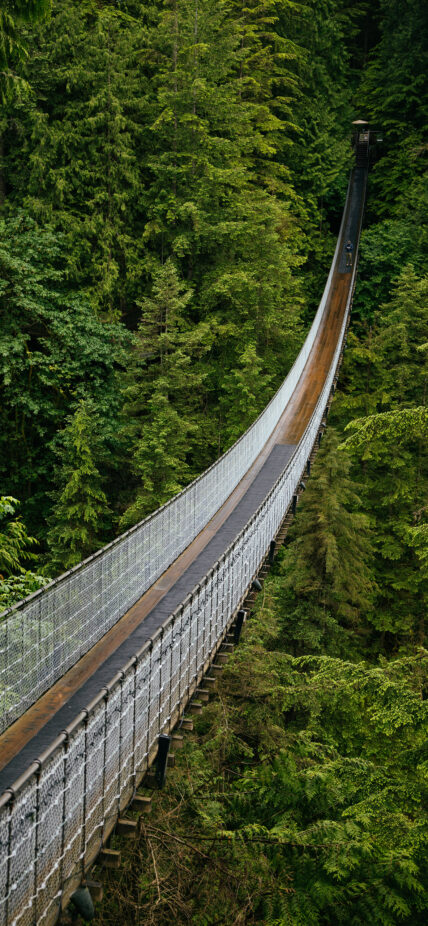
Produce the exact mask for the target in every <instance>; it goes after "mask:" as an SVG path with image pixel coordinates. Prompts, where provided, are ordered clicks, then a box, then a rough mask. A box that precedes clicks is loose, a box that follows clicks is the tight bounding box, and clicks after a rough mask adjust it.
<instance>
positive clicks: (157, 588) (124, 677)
mask: <svg viewBox="0 0 428 926" xmlns="http://www.w3.org/2000/svg"><path fill="white" fill-rule="evenodd" d="M357 154H358V152H357ZM367 166H368V164H367V163H366V161H365V159H364V158H363V159H361V157H360V159H359V160H358V159H357V166H356V167H355V168H354V169H353V171H352V173H351V179H350V184H349V189H348V195H347V200H346V204H345V210H344V214H343V219H342V225H341V231H340V234H339V239H338V243H337V247H336V253H335V257H334V260H333V265H332V269H331V272H330V276H329V283H328V288H327V291H326V294H325V295H324V297H323V299H324V302H322V303H321V305H322V306H323V309H322V315H321V316H320V318H319V320H318V328H317V330H316V334H315V337H314V340H313V343H312V346H311V349H310V352H309V354H308V356H307V360H306V362H305V365H304V367H303V370H302V373H301V375H300V377H299V379H298V381H297V384H296V386H295V388H294V391H293V392H292V394H291V398H290V399H289V400H288V401H287V403H286V404H285V407H284V408H283V409H282V412H281V414H280V415H279V418H277V419H276V422H277V423H276V424H275V425H274V427H273V429H272V431H271V433H270V434H269V435H268V436H267V440H266V442H265V444H264V446H263V449H262V450H261V452H259V453H258V455H257V456H256V458H255V460H254V457H253V460H254V462H253V463H252V465H251V466H250V467H249V469H248V470H247V472H246V473H245V474H244V476H243V477H242V478H241V479H240V481H239V482H238V484H237V485H236V486H235V488H234V490H233V491H232V492H231V494H229V496H228V498H227V499H226V501H224V502H223V504H221V505H220V507H219V508H218V510H217V511H216V513H215V514H214V515H213V516H212V517H211V518H210V520H209V521H208V523H207V524H206V526H205V527H204V528H203V529H202V530H201V531H200V532H199V533H198V534H197V536H196V537H195V539H193V541H192V542H191V543H190V544H188V545H187V547H186V548H185V549H184V551H183V552H182V553H181V554H180V555H179V556H177V558H176V559H175V560H174V562H172V564H171V565H170V566H169V567H168V568H167V569H166V570H165V571H164V572H163V573H162V574H161V575H160V576H159V577H158V578H157V580H156V581H155V582H154V583H153V584H152V585H151V586H150V587H149V588H147V590H146V591H145V592H144V594H143V595H142V596H141V597H140V598H139V600H137V601H136V603H135V604H133V606H132V607H130V608H128V610H126V613H124V614H123V611H122V612H119V613H118V615H117V620H116V622H115V623H114V624H113V626H110V629H109V630H108V631H107V632H106V633H105V634H104V635H103V636H102V637H101V639H98V642H96V643H95V645H92V646H90V647H88V651H87V652H85V653H84V655H83V656H82V657H81V658H79V659H77V660H76V662H75V664H74V665H71V667H70V668H68V671H66V672H65V674H63V675H62V677H57V678H56V680H55V682H54V684H52V685H51V687H49V689H48V690H46V691H44V693H43V694H42V695H41V696H40V697H38V698H37V700H35V703H34V704H30V706H29V707H28V709H27V710H25V711H24V712H23V713H22V716H18V719H16V720H15V721H14V722H13V723H12V724H11V725H10V726H9V727H8V728H7V729H5V730H4V732H3V733H2V734H1V735H0V795H3V796H2V798H0V850H1V852H2V858H3V861H2V862H1V861H0V926H18V924H20V926H26V924H27V923H28V924H29V926H32V924H35V923H37V924H39V923H43V924H46V926H50V924H53V923H54V922H55V921H56V918H57V917H58V914H59V912H60V909H61V908H63V907H64V905H65V904H66V903H67V901H68V899H69V898H70V895H71V892H72V890H75V889H76V887H77V886H78V885H79V883H80V882H81V879H82V878H84V876H85V872H86V871H87V869H88V867H90V865H91V864H93V861H94V859H95V858H96V855H97V853H98V852H99V851H100V849H101V848H102V846H103V844H105V839H106V838H107V837H108V834H109V832H111V830H112V827H113V825H114V822H115V820H116V819H117V817H118V815H119V814H120V812H121V809H122V807H123V806H126V804H127V802H128V803H129V800H131V799H132V794H135V789H136V787H137V786H138V783H139V781H140V780H141V777H142V775H143V774H144V771H146V770H147V768H148V765H149V764H150V761H152V758H153V749H154V746H155V744H156V742H157V738H158V736H159V734H161V733H163V732H165V731H166V732H168V731H170V730H171V729H172V728H173V726H174V724H175V723H176V722H177V718H180V717H182V716H183V711H184V709H185V705H186V704H187V703H188V700H189V698H190V697H191V695H192V692H193V691H194V690H195V684H198V683H199V681H198V680H200V678H201V677H202V675H203V673H204V672H205V671H206V667H207V666H208V665H209V663H210V660H212V659H213V658H214V655H215V652H216V651H217V649H218V646H219V645H220V643H221V640H222V639H224V637H225V634H226V632H227V629H228V627H229V626H230V623H231V621H232V619H233V616H234V614H236V610H237V608H238V607H242V605H241V604H240V602H242V601H243V600H244V598H245V594H246V593H247V591H248V588H249V587H250V585H251V582H252V581H253V578H254V576H255V575H257V570H258V568H259V565H260V563H261V562H262V560H263V557H264V556H265V555H266V550H267V549H269V543H270V542H271V541H272V538H273V537H275V536H276V532H277V530H278V528H279V526H280V524H281V523H282V521H283V519H284V517H285V515H286V513H287V510H288V508H289V506H290V499H291V497H292V495H293V493H294V492H295V491H296V487H297V486H298V484H299V480H300V479H301V473H302V471H303V469H304V466H305V465H306V460H307V459H308V458H309V455H310V452H311V449H312V447H313V444H314V441H315V440H316V438H317V435H318V433H319V428H320V425H321V422H322V418H323V414H324V409H325V405H326V404H327V401H328V399H329V395H330V391H331V387H332V383H333V379H334V376H335V375H336V373H337V364H338V362H339V356H340V351H341V349H342V346H343V339H344V336H345V330H346V324H347V321H348V316H349V309H350V303H351V298H352V293H353V288H354V285H355V276H356V256H357V250H358V242H359V235H360V230H361V223H362V216H363V210H364V199H365V190H366V181H367ZM349 239H351V240H352V241H353V243H354V255H355V261H354V266H353V267H352V268H349V267H347V266H346V263H347V262H346V252H345V245H346V242H347V241H348V240H349ZM308 337H309V336H308ZM258 446H259V447H260V446H261V444H259V445H258ZM223 498H224V495H223ZM270 500H271V501H270ZM269 505H270V506H271V508H269ZM271 509H272V510H271ZM258 519H259V520H258ZM250 525H253V527H252V528H251V530H252V531H253V534H251V532H250V531H249V530H248V528H249V526H250ZM246 530H247V533H245V532H246ZM253 535H254V537H253ZM193 536H194V535H193ZM239 538H241V539H239ZM251 543H252V547H251ZM234 545H235V546H234ZM250 547H251V549H250ZM181 549H182V548H181ZM101 552H102V551H101ZM225 557H226V558H227V557H228V560H227V563H226V558H225ZM236 563H238V564H239V568H238V567H237V566H236ZM225 564H226V565H225ZM234 564H235V565H234ZM226 566H227V570H228V571H227V570H226ZM216 570H217V572H216ZM222 570H223V572H222ZM235 573H236V575H235ZM238 574H239V575H238ZM216 577H217V580H216ZM216 581H217V584H216ZM195 587H197V588H198V589H199V591H198V595H197V596H196V597H195V600H193V599H192V595H193V594H194V590H195ZM209 596H211V597H209ZM196 598H197V599H198V600H196ZM39 599H40V602H41V604H42V603H43V594H41V595H40V596H39ZM131 600H135V597H134V599H131ZM204 609H205V611H204ZM121 614H122V616H121ZM171 615H172V616H173V617H174V615H178V616H177V621H176V624H174V621H175V617H174V620H173V621H172V623H171ZM18 617H19V615H18ZM6 620H7V618H6ZM174 627H175V628H176V629H175V630H174ZM145 645H146V647H148V648H147V652H146V651H145V649H144V647H145ZM186 648H187V649H186ZM141 653H143V654H144V655H143V657H141V659H140V656H139V655H138V654H141ZM136 654H137V655H136ZM146 657H147V658H146ZM145 666H147V668H144V667H145ZM143 670H144V671H143ZM144 672H146V675H144ZM143 676H144V677H143ZM112 679H113V680H115V681H114V684H113V683H112ZM195 680H196V681H195ZM100 692H104V696H103V697H104V701H102V700H100V697H99V695H100ZM91 704H92V705H94V704H96V705H97V708H96V711H95V712H94V711H93V710H92V708H91V710H87V708H88V706H89V705H91ZM112 705H113V706H112ZM15 716H16V715H15ZM76 718H77V720H76ZM63 731H66V733H65V734H64V732H63ZM88 731H89V732H88ZM61 737H62V738H61ZM54 741H55V742H57V744H58V745H57V747H56V749H54V750H52V744H53V743H54ZM46 756H48V759H47V758H46ZM107 824H108V825H107Z"/></svg>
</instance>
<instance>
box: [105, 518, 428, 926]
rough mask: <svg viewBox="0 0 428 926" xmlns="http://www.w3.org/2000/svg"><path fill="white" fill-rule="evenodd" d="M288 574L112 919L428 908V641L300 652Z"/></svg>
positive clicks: (184, 759)
mask: <svg viewBox="0 0 428 926" xmlns="http://www.w3.org/2000/svg"><path fill="white" fill-rule="evenodd" d="M300 516H301V512H299V513H298V516H297V521H299V519H300ZM282 583H283V578H282V576H281V575H278V574H277V575H275V576H273V577H272V578H271V579H267V580H266V582H265V585H264V594H263V596H262V595H261V596H260V600H259V603H258V606H257V609H256V615H253V617H252V620H251V621H250V622H249V623H248V624H247V625H246V629H245V633H244V637H243V640H242V641H241V643H240V646H239V647H238V649H237V650H236V654H235V656H234V657H233V659H232V660H231V662H230V663H229V664H228V666H227V668H226V669H225V671H224V673H222V681H221V685H220V687H219V692H218V694H219V697H218V698H217V699H216V700H214V701H213V702H212V703H211V704H210V705H209V706H208V707H206V708H205V711H204V715H203V717H202V718H201V719H200V720H198V722H197V733H196V735H195V736H193V737H190V742H189V741H188V740H187V738H186V746H185V749H184V750H183V751H182V752H180V753H179V755H178V756H177V760H176V768H175V770H174V772H173V773H172V774H171V775H170V776H169V777H168V780H167V787H166V790H165V791H164V792H163V793H160V794H158V796H157V798H156V802H155V804H154V810H153V812H152V815H151V817H150V818H146V819H147V820H148V822H146V820H145V821H144V823H143V824H142V828H141V835H140V840H139V842H138V844H137V849H135V848H134V849H132V850H128V851H127V850H126V849H125V866H124V870H123V871H122V872H121V873H120V874H118V876H117V877H115V878H112V879H110V880H109V884H108V892H107V897H105V899H104V904H103V907H102V910H100V912H99V914H98V917H97V922H98V923H99V924H100V926H101V924H102V926H110V924H113V923H114V922H117V920H118V919H121V920H123V921H126V922H131V923H137V922H138V921H141V919H144V921H145V922H148V923H150V924H152V926H155V924H156V926H160V924H164V923H167V922H168V920H169V919H170V918H171V916H172V915H173V916H174V920H175V922H177V923H179V924H181V923H183V924H184V923H186V922H189V920H190V921H191V922H192V923H195V924H199V926H202V924H211V926H214V924H217V923H231V924H232V923H234V924H240V923H246V924H256V923H260V922H263V923H266V924H269V926H278V924H281V926H282V924H283V923H287V924H291V926H303V924H304V926H307V924H311V926H323V924H325V923H331V924H333V923H334V924H345V923H346V924H347V923H355V924H356V926H366V924H367V923H370V924H372V923H373V924H376V926H384V924H389V926H395V924H397V926H398V924H400V923H405V924H406V923H407V924H408V926H410V924H412V926H422V924H423V923H424V922H425V919H426V912H427V907H428V894H427V889H426V885H427V867H426V846H427V834H428V828H427V816H426V808H424V801H425V800H426V786H427V777H426V770H427V764H426V763H427V752H426V732H427V721H428V717H427V706H426V700H424V698H423V693H424V692H425V691H426V685H427V681H428V677H427V669H428V654H427V652H426V651H424V650H421V651H420V652H417V653H415V654H414V655H412V656H409V657H407V658H402V659H397V660H393V661H391V662H389V663H388V662H386V660H380V662H379V663H378V664H377V665H375V666H373V665H368V664H366V663H365V662H364V661H362V660H360V661H359V662H358V663H356V664H353V663H352V662H350V661H347V660H344V661H342V660H341V659H339V658H337V657H335V656H330V657H327V656H323V655H318V656H308V655H302V656H300V658H295V657H293V656H291V655H289V654H288V653H287V652H286V651H285V652H284V651H283V650H282V649H278V647H277V645H275V643H278V639H279V638H278V633H281V627H282V624H283V622H284V621H285V620H286V614H283V613H282V611H281V605H278V603H277V594H278V591H279V589H280V588H281V585H282ZM248 666H251V671H250V672H249V671H248ZM121 848H122V851H123V843H122V844H121ZM195 885H197V889H196V890H195ZM213 898H215V901H214V900H213Z"/></svg>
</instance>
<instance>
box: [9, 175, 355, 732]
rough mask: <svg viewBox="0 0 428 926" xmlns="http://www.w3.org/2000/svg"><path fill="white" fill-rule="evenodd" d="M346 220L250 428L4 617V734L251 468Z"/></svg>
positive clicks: (294, 372) (290, 382)
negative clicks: (283, 368)
mask: <svg viewBox="0 0 428 926" xmlns="http://www.w3.org/2000/svg"><path fill="white" fill-rule="evenodd" d="M350 182H351V181H350ZM349 188H350V187H349V185H348V193H347V199H348V195H349ZM345 212H346V209H345V210H344V213H343V218H342V225H341V228H340V232H339V236H338V240H337V245H336V250H335V254H334V257H333V260H332V264H331V268H330V273H329V276H328V279H327V282H326V286H325V289H324V293H323V296H322V299H321V302H320V304H319V307H318V310H317V313H316V315H315V318H314V320H313V323H312V325H311V328H310V330H309V333H308V335H307V337H306V340H305V342H304V344H303V346H302V348H301V351H300V353H299V355H298V357H297V359H296V361H295V362H294V364H293V366H292V368H291V370H290V371H289V373H288V375H287V377H286V379H285V380H284V381H283V383H282V385H281V386H280V387H279V389H278V391H277V392H276V394H275V395H274V396H273V398H272V399H271V401H270V402H269V404H268V405H267V406H266V408H265V409H264V410H263V411H262V412H261V414H260V415H259V417H258V418H257V419H256V421H255V422H254V423H253V424H252V425H251V426H250V427H249V428H248V430H247V431H246V432H245V433H244V434H243V435H242V437H240V438H239V439H238V440H237V441H236V443H235V444H234V445H233V446H232V447H231V448H230V449H229V450H228V451H227V452H226V453H225V454H223V456H222V457H220V458H219V459H218V460H217V461H216V462H215V463H213V464H212V466H210V467H209V469H208V470H206V471H205V472H204V473H202V474H201V475H200V476H198V477H197V479H195V480H194V481H193V482H192V483H190V485H188V486H187V487H186V488H185V489H183V491H182V492H180V493H179V494H178V495H176V496H174V497H173V498H172V499H171V500H170V501H169V502H167V503H166V504H165V505H163V506H162V507H161V508H159V509H157V510H156V511H155V512H153V514H151V515H149V516H148V517H147V518H145V519H144V520H143V521H141V522H139V524H136V525H135V526H134V527H132V528H130V529H129V530H128V531H126V533H124V534H122V535H120V536H119V537H117V538H116V539H115V540H113V541H112V542H111V543H109V544H107V546H105V547H103V548H102V549H100V550H98V551H97V552H96V553H94V554H93V555H92V556H90V557H88V558H87V559H86V560H84V561H83V562H82V563H79V564H78V565H77V566H75V567H74V568H73V569H71V570H69V571H68V572H66V573H64V574H63V575H61V576H59V577H58V578H57V579H54V580H53V581H52V582H51V583H50V584H49V585H47V586H45V588H43V589H41V590H39V591H37V592H34V593H33V594H32V595H29V596H28V597H27V598H25V599H23V600H22V601H21V602H18V603H17V604H15V605H13V606H12V607H11V608H9V609H7V610H6V611H4V612H3V613H2V614H0V660H1V667H0V733H1V732H2V731H3V730H5V729H6V728H7V727H8V726H9V725H10V724H11V723H12V722H13V721H14V720H16V719H17V718H18V717H19V716H21V714H23V713H24V712H25V711H26V710H27V709H28V708H29V707H30V706H31V704H33V703H34V702H35V701H36V700H37V699H38V698H39V697H40V696H41V695H42V694H44V692H45V691H47V690H48V689H49V688H51V687H52V685H53V684H54V683H55V682H56V681H57V680H58V679H59V678H61V677H62V676H63V675H64V674H65V673H66V672H67V671H68V669H70V668H71V666H73V665H74V664H75V663H76V662H77V661H78V660H79V659H80V658H81V657H82V656H83V655H85V653H87V652H88V650H90V649H91V648H92V646H94V644H95V643H97V642H98V640H100V639H101V638H102V637H103V636H104V634H105V633H107V631H108V630H110V628H111V627H112V626H113V625H114V624H115V623H116V622H117V621H118V620H119V619H120V618H121V617H122V616H123V614H125V613H126V611H127V610H129V608H130V607H132V605H133V604H135V602H136V601H138V599H139V598H140V597H141V596H142V595H143V594H144V592H145V591H147V589H148V588H150V586H151V585H153V583H154V582H156V580H157V579H158V578H159V577H160V576H161V575H162V573H163V572H164V571H165V570H166V569H167V568H168V567H169V566H170V565H171V563H173V562H174V560H175V559H176V558H177V557H178V556H179V555H180V553H182V552H183V550H185V549H186V547H187V546H188V545H189V544H190V543H191V542H192V541H193V540H194V539H195V537H196V536H197V534H199V532H200V531H201V530H202V529H203V528H204V527H205V526H206V524H207V523H208V522H209V521H210V520H211V518H212V517H213V515H214V514H215V513H216V511H217V510H218V509H219V508H220V507H221V505H222V504H223V503H224V502H225V501H226V499H227V498H228V496H229V495H230V494H231V492H233V490H234V489H235V488H236V486H237V485H238V483H239V482H240V480H241V479H242V477H243V476H244V475H245V473H246V472H247V470H248V469H249V468H250V466H251V465H252V464H253V462H254V460H255V459H256V458H257V456H258V454H259V453H260V451H261V450H262V448H263V446H264V444H265V443H266V441H267V440H268V438H269V437H270V435H271V433H272V432H273V430H274V428H275V427H276V425H277V423H278V421H279V419H280V417H281V415H282V413H283V411H284V409H285V407H286V405H287V403H288V401H289V399H290V398H291V395H292V393H293V391H294V389H295V387H296V385H297V382H298V380H299V379H300V376H301V374H302V372H303V369H304V367H305V364H306V361H307V359H308V356H309V353H310V351H311V349H312V346H313V343H314V341H315V338H316V336H317V333H318V330H319V327H320V323H321V319H322V316H323V314H324V310H325V305H326V300H327V295H328V292H329V287H330V283H331V278H332V274H333V271H334V266H335V263H336V259H337V256H338V253H339V247H340V241H341V237H342V232H343V224H344V219H345ZM18 681H19V684H18Z"/></svg>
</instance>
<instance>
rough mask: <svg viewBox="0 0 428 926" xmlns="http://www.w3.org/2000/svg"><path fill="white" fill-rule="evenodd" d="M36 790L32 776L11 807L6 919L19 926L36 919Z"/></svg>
mask: <svg viewBox="0 0 428 926" xmlns="http://www.w3.org/2000/svg"><path fill="white" fill-rule="evenodd" d="M37 790H38V789H37V782H36V779H35V778H33V779H32V781H30V782H29V783H28V784H27V785H26V786H25V787H24V788H23V790H22V791H21V792H20V794H19V795H18V796H17V798H16V801H15V803H14V805H13V808H12V819H11V833H10V846H11V850H10V873H9V891H8V896H6V899H5V902H6V907H7V915H6V922H7V923H16V924H18V923H19V926H27V924H28V926H30V924H32V922H33V914H32V910H33V902H34V883H35V880H34V875H35V861H36V819H37V799H38V798H37Z"/></svg>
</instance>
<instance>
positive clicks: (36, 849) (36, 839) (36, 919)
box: [33, 762, 42, 926]
mask: <svg viewBox="0 0 428 926" xmlns="http://www.w3.org/2000/svg"><path fill="white" fill-rule="evenodd" d="M41 768H42V765H41V762H39V768H38V770H37V772H36V825H35V836H34V891H33V894H34V911H33V924H34V926H37V924H38V922H39V917H38V913H37V894H38V889H37V879H38V860H39V826H40V775H41Z"/></svg>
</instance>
